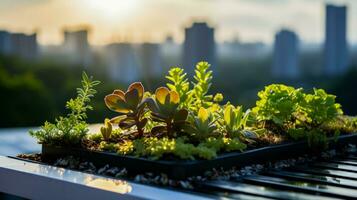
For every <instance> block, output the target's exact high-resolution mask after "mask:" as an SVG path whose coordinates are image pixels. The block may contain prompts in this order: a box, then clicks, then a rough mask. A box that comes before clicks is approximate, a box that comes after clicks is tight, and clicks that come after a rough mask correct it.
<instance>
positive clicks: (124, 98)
mask: <svg viewBox="0 0 357 200" xmlns="http://www.w3.org/2000/svg"><path fill="white" fill-rule="evenodd" d="M143 96H144V87H143V85H142V84H141V83H140V82H135V83H132V84H131V85H130V86H129V87H128V90H127V91H126V92H123V91H122V90H114V92H113V93H112V94H109V95H107V96H106V97H105V98H104V101H105V104H106V105H107V107H108V108H109V109H110V110H112V111H115V112H117V113H119V115H118V116H117V117H114V118H113V119H111V120H110V121H111V123H118V124H119V127H120V128H121V129H129V128H131V127H133V126H136V128H137V136H138V137H141V136H142V135H143V133H144V131H143V128H144V126H145V124H146V123H147V118H145V117H144V114H145V112H146V109H145V101H143Z"/></svg>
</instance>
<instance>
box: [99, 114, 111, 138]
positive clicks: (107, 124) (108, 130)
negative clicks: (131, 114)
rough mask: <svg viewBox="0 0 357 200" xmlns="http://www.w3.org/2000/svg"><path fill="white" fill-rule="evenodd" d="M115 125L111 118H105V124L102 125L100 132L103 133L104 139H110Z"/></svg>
mask: <svg viewBox="0 0 357 200" xmlns="http://www.w3.org/2000/svg"><path fill="white" fill-rule="evenodd" d="M112 130H113V126H112V123H110V120H109V119H105V121H104V126H102V127H100V132H101V133H102V136H103V139H104V140H105V141H108V140H109V139H110V136H111V134H112Z"/></svg>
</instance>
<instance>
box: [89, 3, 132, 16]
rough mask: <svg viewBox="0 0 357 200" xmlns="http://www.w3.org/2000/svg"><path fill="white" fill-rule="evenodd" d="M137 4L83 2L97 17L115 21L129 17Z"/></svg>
mask: <svg viewBox="0 0 357 200" xmlns="http://www.w3.org/2000/svg"><path fill="white" fill-rule="evenodd" d="M136 4H137V1H136V0H85V1H84V2H83V5H87V7H88V9H90V10H91V11H92V12H94V13H93V14H94V15H96V16H98V17H104V18H106V20H108V19H117V18H121V17H127V16H128V15H130V14H131V13H132V12H133V10H134V8H135V6H136Z"/></svg>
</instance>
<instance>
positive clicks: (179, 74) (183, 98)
mask: <svg viewBox="0 0 357 200" xmlns="http://www.w3.org/2000/svg"><path fill="white" fill-rule="evenodd" d="M186 76H187V74H186V73H184V70H183V69H181V68H179V67H174V68H172V69H170V70H169V74H168V75H167V76H166V78H167V79H168V80H169V81H171V83H167V84H166V85H167V87H168V88H169V89H170V90H171V91H175V92H177V94H178V95H179V97H180V107H181V108H188V107H190V105H191V102H192V95H191V94H192V92H191V91H190V83H189V82H188V79H187V78H186Z"/></svg>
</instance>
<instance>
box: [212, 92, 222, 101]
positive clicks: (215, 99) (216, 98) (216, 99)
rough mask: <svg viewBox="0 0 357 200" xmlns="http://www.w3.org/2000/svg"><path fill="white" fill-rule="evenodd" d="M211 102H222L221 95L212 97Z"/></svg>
mask: <svg viewBox="0 0 357 200" xmlns="http://www.w3.org/2000/svg"><path fill="white" fill-rule="evenodd" d="M213 101H214V102H216V103H219V102H222V101H223V94H222V93H217V94H216V95H214V97H213Z"/></svg>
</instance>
